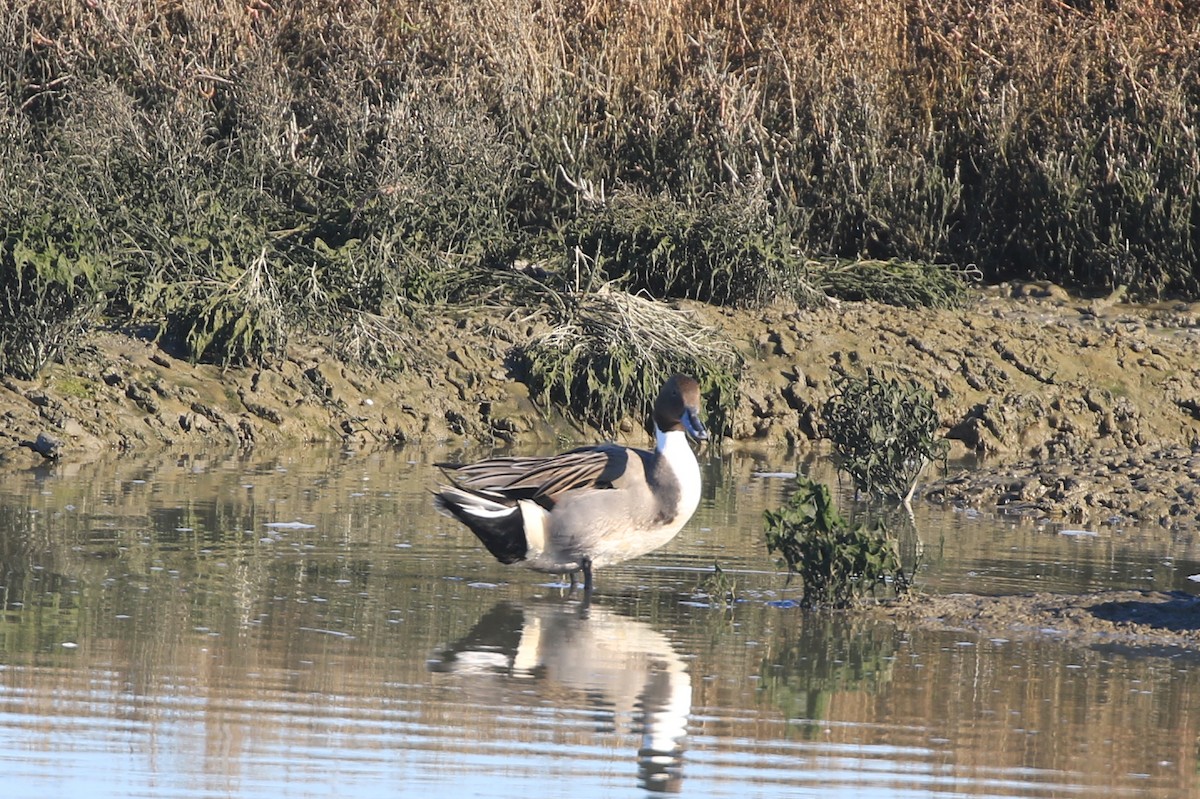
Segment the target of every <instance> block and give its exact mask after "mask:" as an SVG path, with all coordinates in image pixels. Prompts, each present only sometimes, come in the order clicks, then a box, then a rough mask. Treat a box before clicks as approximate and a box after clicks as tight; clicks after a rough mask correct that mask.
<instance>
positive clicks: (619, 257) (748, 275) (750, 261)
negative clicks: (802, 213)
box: [565, 189, 820, 306]
mask: <svg viewBox="0 0 1200 799" xmlns="http://www.w3.org/2000/svg"><path fill="white" fill-rule="evenodd" d="M565 237H566V243H567V245H568V246H571V247H576V248H578V249H579V250H580V251H581V252H583V253H584V254H586V255H587V256H589V257H591V258H593V259H595V261H596V263H597V265H598V266H599V268H600V271H601V272H602V273H603V275H604V277H605V278H607V279H609V280H614V281H619V282H620V284H621V285H622V287H623V288H625V289H626V290H628V291H631V292H638V291H641V292H646V293H647V294H649V295H650V296H652V297H680V298H689V299H696V300H703V301H705V302H711V303H714V304H717V305H735V306H747V305H749V306H755V305H762V304H763V303H765V302H769V301H772V300H777V299H783V298H787V299H789V300H791V301H793V302H798V303H800V304H801V305H810V304H813V303H814V302H815V301H817V298H819V297H820V294H819V292H818V291H817V290H816V289H815V288H813V287H812V286H810V285H809V284H808V282H807V279H806V275H805V272H804V262H803V260H802V259H800V258H798V257H797V255H796V254H795V253H794V252H793V250H792V245H791V242H790V241H789V240H788V239H787V237H786V236H785V235H783V232H782V229H781V228H780V227H779V226H778V224H777V223H776V221H775V220H774V219H773V218H772V217H771V215H770V214H769V213H767V210H766V202H765V199H764V198H763V197H762V195H761V194H757V196H756V195H755V193H754V192H752V190H749V189H744V190H741V191H737V192H730V193H728V194H727V195H723V196H719V197H704V198H702V199H701V200H700V201H699V202H698V203H697V204H696V205H694V206H690V207H689V206H685V205H684V204H683V203H681V202H678V201H676V200H674V199H672V198H671V197H670V196H668V195H666V194H658V195H653V196H650V195H645V194H642V193H640V192H638V191H624V192H620V193H617V194H615V195H614V196H613V198H612V199H611V200H610V201H608V202H606V203H603V204H601V205H600V206H598V207H595V208H589V209H586V210H584V211H582V212H581V213H580V214H579V216H578V217H577V218H576V219H575V220H574V222H573V223H571V224H570V225H568V227H567V231H566V236H565Z"/></svg>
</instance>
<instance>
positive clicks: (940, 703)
mask: <svg viewBox="0 0 1200 799" xmlns="http://www.w3.org/2000/svg"><path fill="white" fill-rule="evenodd" d="M454 457H456V454H455V453H448V452H443V451H437V452H427V451H413V450H399V451H383V452H374V453H370V454H354V453H343V452H338V451H336V450H333V451H326V450H311V451H306V452H303V453H289V454H287V455H280V456H278V457H274V458H271V457H267V456H265V455H256V456H253V457H217V456H213V457H204V456H186V457H184V456H170V457H162V458H160V459H158V460H145V461H140V462H138V461H131V460H117V461H112V462H109V463H104V464H98V465H95V466H86V467H80V468H72V467H67V466H63V467H59V468H57V469H51V470H46V471H37V472H27V473H20V474H11V475H6V476H4V477H3V478H2V481H0V602H2V614H0V768H2V769H3V773H4V778H3V781H2V784H3V791H2V795H3V796H4V797H20V798H24V797H29V798H30V799H41V798H42V797H45V796H87V797H92V796H95V797H140V796H162V797H174V796H180V797H185V796H186V797H191V796H198V797H210V796H212V797H216V796H220V797H230V796H234V797H242V796H247V797H249V796H255V797H257V796H263V797H266V796H270V797H287V796H295V797H308V796H314V797H315V796H322V797H324V796H355V797H370V796H380V797H383V796H388V797H394V796H406V795H407V796H428V795H436V794H437V793H439V792H440V793H444V794H445V795H450V796H456V797H457V796H484V797H488V796H495V797H513V796H519V797H524V796H533V795H537V796H549V797H557V796H562V797H568V796H570V797H588V796H595V797H609V796H617V797H619V796H645V795H647V794H648V793H657V792H673V791H679V792H681V793H683V794H684V795H689V796H736V797H747V796H750V797H754V796H763V797H787V796H796V797H801V796H803V797H811V796H879V797H908V796H914V797H915V796H938V797H941V796H990V797H1040V796H1088V797H1091V796H1162V797H1174V796H1179V797H1182V796H1191V795H1195V794H1196V793H1197V792H1198V791H1200V786H1198V784H1197V783H1198V782H1200V781H1198V780H1197V751H1196V749H1197V739H1198V736H1200V686H1198V685H1197V683H1198V682H1200V677H1198V676H1197V675H1198V674H1200V668H1198V666H1200V664H1198V663H1196V662H1192V661H1191V660H1189V659H1187V658H1184V657H1180V656H1178V655H1176V656H1172V657H1168V656H1153V655H1147V654H1145V653H1138V652H1130V651H1122V650H1117V649H1111V648H1110V649H1105V648H1100V647H1094V648H1086V649H1080V648H1077V647H1072V646H1069V645H1067V644H1065V643H1062V642H1060V641H1056V640H1054V639H1053V638H1048V639H1046V640H1040V639H1034V640H1019V641H1018V640H1014V641H1010V640H1007V639H1005V638H1004V637H997V636H993V637H985V636H981V635H979V634H976V633H967V632H963V633H956V632H953V631H945V630H940V631H932V630H930V631H925V630H920V629H917V630H912V629H900V628H898V627H897V626H896V625H894V624H892V623H890V622H886V621H881V620H871V619H866V618H862V617H859V616H855V615H853V614H831V613H813V612H803V611H800V610H798V609H796V608H794V607H788V605H789V603H790V600H794V599H795V598H796V597H797V596H798V588H797V586H795V585H787V584H786V581H785V579H784V576H783V575H781V574H779V573H777V571H776V569H775V566H774V564H773V563H772V560H771V558H770V557H769V556H768V555H767V553H766V548H765V545H764V542H763V537H762V529H763V528H762V512H763V510H764V509H767V508H773V507H776V506H778V505H779V504H780V503H781V502H782V501H783V499H784V497H785V496H786V493H787V491H788V490H789V484H790V474H791V473H795V472H800V473H814V474H816V475H817V476H818V477H819V478H820V479H823V480H826V481H829V482H833V481H836V476H835V474H834V473H833V471H832V470H831V469H830V468H829V466H828V464H825V463H822V462H819V461H812V462H810V461H804V462H791V461H778V460H775V461H773V460H770V459H764V458H752V457H748V456H743V457H732V456H724V457H720V458H718V457H709V458H707V460H706V461H705V478H706V488H705V498H704V501H703V503H702V506H701V509H700V511H699V512H698V514H697V516H696V518H695V520H694V521H693V522H691V523H690V524H689V525H688V527H687V528H685V530H684V532H683V533H682V534H681V535H680V536H679V537H678V538H677V539H676V540H675V541H673V542H672V543H671V544H670V545H668V546H667V547H665V548H663V549H662V550H659V551H657V552H655V553H652V554H651V555H649V556H647V557H644V558H641V559H639V560H637V561H633V562H630V563H626V564H622V565H620V566H617V567H613V568H610V569H604V570H602V571H600V572H598V573H597V595H596V599H595V601H594V602H593V604H592V606H591V607H589V608H585V607H583V606H582V605H581V603H580V601H579V596H578V595H577V594H571V593H570V592H569V591H568V590H567V587H566V585H565V584H564V583H561V582H560V581H558V580H556V579H554V578H552V577H549V578H548V577H547V576H546V575H540V574H534V573H529V572H523V571H520V570H514V569H511V568H506V567H503V566H501V565H500V564H497V563H495V562H493V561H491V560H490V558H489V557H488V556H487V555H486V553H485V552H484V551H483V549H482V548H481V547H480V546H478V545H477V544H476V542H475V541H474V539H473V538H472V536H471V535H470V534H469V533H468V532H467V531H466V530H464V529H463V528H461V527H460V526H458V525H456V524H455V523H453V522H451V521H450V520H447V519H445V518H443V517H441V516H438V515H436V514H435V513H433V511H432V506H431V504H430V501H429V493H428V489H429V488H430V487H431V486H432V485H433V484H434V483H435V481H436V479H437V472H436V469H435V468H434V467H433V465H432V464H433V463H434V462H436V461H439V460H444V459H448V458H449V459H452V458H454ZM839 495H840V497H841V501H842V504H843V507H844V509H845V510H846V512H847V513H849V514H851V515H858V514H865V513H868V512H872V511H868V510H867V509H864V508H862V507H860V506H858V505H855V504H854V503H853V502H851V498H850V497H849V496H847V494H846V492H845V491H844V490H842V491H840V492H839ZM888 525H889V528H890V529H893V530H894V531H896V532H897V535H898V536H899V537H900V539H901V543H902V551H903V552H904V553H905V556H906V558H908V559H909V560H910V562H911V563H914V564H916V565H917V584H918V585H919V586H921V587H922V589H923V590H929V591H968V592H973V593H979V594H1004V593H1014V592H1026V591H1032V590H1048V591H1069V592H1078V591H1091V590H1100V589H1105V588H1155V589H1167V588H1179V589H1190V590H1193V591H1194V590H1197V589H1198V588H1200V586H1198V585H1197V584H1196V582H1195V581H1191V580H1189V577H1190V576H1191V575H1194V574H1197V573H1200V558H1197V555H1196V543H1195V541H1193V540H1192V539H1191V538H1189V537H1188V536H1186V535H1182V534H1168V533H1165V532H1163V531H1157V530H1153V529H1123V528H1112V527H1105V526H1100V527H1096V528H1084V527H1081V526H1079V525H1073V526H1062V525H1051V524H1045V523H1043V524H1039V523H1036V522H1032V521H1030V520H1027V519H1013V518H1006V517H1004V516H1002V515H996V514H976V513H967V512H963V511H954V510H943V509H938V508H932V507H929V506H922V505H918V506H917V507H916V508H915V517H913V518H909V517H908V516H907V515H905V514H894V515H893V516H892V517H890V518H889V519H888ZM714 564H720V566H721V568H722V570H723V571H724V572H725V574H726V575H727V576H729V578H730V579H731V580H732V581H733V582H734V583H735V584H736V595H737V596H738V598H739V601H738V602H736V603H735V604H733V605H732V606H725V605H720V604H718V603H713V602H711V601H710V600H709V598H708V597H706V596H705V595H704V593H703V592H702V591H700V590H699V588H700V586H701V584H702V582H703V581H704V579H705V578H706V577H707V576H708V575H709V574H711V573H712V569H713V565H714ZM710 605H711V606H710Z"/></svg>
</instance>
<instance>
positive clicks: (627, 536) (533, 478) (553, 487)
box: [433, 374, 709, 597]
mask: <svg viewBox="0 0 1200 799" xmlns="http://www.w3.org/2000/svg"><path fill="white" fill-rule="evenodd" d="M653 420H654V440H655V448H654V451H653V452H649V451H647V450H644V449H640V448H634V447H627V446H622V445H620V444H616V443H612V442H610V443H606V444H597V445H592V446H585V447H579V448H577V449H572V450H569V451H567V452H563V453H560V454H558V455H551V456H547V457H521V456H517V457H498V458H489V459H487V460H482V461H478V462H475V463H470V464H465V465H457V464H450V463H439V464H437V466H438V467H439V468H441V469H442V472H443V474H444V475H445V476H446V478H447V480H448V483H447V484H443V485H440V486H439V487H438V488H437V490H436V491H434V492H433V494H434V505H435V506H436V507H437V509H438V510H439V511H441V512H442V513H444V514H447V515H449V516H451V517H453V518H455V519H457V520H458V521H460V522H462V523H463V524H464V525H466V526H467V528H468V529H470V531H471V532H472V533H474V534H475V536H476V537H477V538H478V539H479V540H480V542H481V543H482V544H483V545H484V547H486V548H487V550H488V552H490V553H491V554H492V556H493V557H495V558H496V560H498V561H500V562H501V563H504V564H510V565H520V566H522V567H524V568H527V569H532V570H534V571H538V572H545V573H549V574H569V575H570V576H571V585H572V586H575V585H576V584H577V583H576V575H577V574H579V573H582V574H583V580H584V587H583V591H584V596H585V597H590V596H591V593H592V571H593V570H594V569H599V568H602V567H604V566H611V565H613V564H616V563H621V562H623V561H627V560H632V559H633V558H637V557H640V556H642V555H645V554H646V553H648V552H651V551H653V550H655V549H658V548H659V547H661V546H663V545H665V544H666V543H667V542H669V541H670V540H671V539H673V538H674V537H675V536H676V534H678V533H679V531H680V530H681V529H682V528H683V526H684V525H685V524H687V522H688V520H689V519H691V517H692V514H694V513H695V512H696V508H697V507H698V506H699V504H700V464H699V463H698V462H697V460H696V453H695V452H694V451H693V450H692V445H691V442H690V441H689V437H690V438H691V439H694V440H695V441H697V442H703V441H707V440H708V437H709V435H708V430H707V429H706V428H705V426H704V422H703V421H702V420H701V418H700V384H699V383H698V382H697V381H696V379H695V378H694V377H691V376H689V375H683V374H675V375H672V376H671V377H670V378H668V379H667V381H666V382H665V383H664V384H663V386H662V389H661V390H660V391H659V393H658V397H657V398H656V399H655V401H654V410H653Z"/></svg>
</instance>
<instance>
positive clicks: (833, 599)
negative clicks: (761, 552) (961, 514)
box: [763, 477, 908, 608]
mask: <svg viewBox="0 0 1200 799" xmlns="http://www.w3.org/2000/svg"><path fill="white" fill-rule="evenodd" d="M763 518H764V522H765V525H766V538H767V551H768V552H770V553H772V554H774V553H776V552H778V553H779V555H780V559H779V565H780V566H786V567H787V570H788V577H789V578H790V577H791V576H792V575H796V574H798V575H800V579H801V581H802V582H803V584H804V594H803V596H802V598H801V600H800V603H801V605H803V606H804V607H809V608H811V607H818V606H831V607H838V608H842V607H848V606H850V605H853V604H854V603H855V602H858V601H860V600H861V599H862V598H863V597H864V596H866V595H867V594H868V593H873V592H874V590H875V588H876V587H878V586H880V585H886V584H888V583H889V582H890V584H891V586H892V589H893V590H894V591H895V593H896V594H897V595H900V594H902V593H904V592H905V591H907V590H908V578H907V577H906V576H905V574H904V569H903V568H902V567H901V565H900V555H899V552H898V548H897V545H896V542H895V540H894V539H893V538H892V537H891V536H889V535H888V534H887V533H886V531H884V530H871V529H867V528H866V527H864V526H862V525H859V526H856V527H851V526H850V525H849V524H848V523H847V522H846V520H845V519H843V518H842V516H841V514H839V513H838V512H837V509H836V508H834V507H833V502H832V500H831V499H830V496H829V488H828V487H827V486H825V485H824V484H822V483H817V482H814V481H812V480H809V479H807V478H804V477H797V478H796V491H795V493H793V494H792V496H791V497H790V498H789V499H788V501H787V503H786V504H784V506H783V507H782V508H780V509H778V510H768V511H765V512H764V514H763Z"/></svg>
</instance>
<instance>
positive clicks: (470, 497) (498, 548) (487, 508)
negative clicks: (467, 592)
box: [433, 486, 529, 563]
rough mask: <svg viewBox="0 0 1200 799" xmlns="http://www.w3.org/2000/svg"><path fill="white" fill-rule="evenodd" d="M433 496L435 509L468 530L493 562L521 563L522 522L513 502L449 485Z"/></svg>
mask: <svg viewBox="0 0 1200 799" xmlns="http://www.w3.org/2000/svg"><path fill="white" fill-rule="evenodd" d="M433 497H434V499H433V503H434V505H435V506H437V508H438V510H441V511H443V512H445V513H448V514H450V515H451V516H453V517H454V518H455V519H458V520H459V521H460V522H462V523H463V524H465V525H466V526H467V527H469V528H471V532H472V533H474V534H475V537H476V538H478V539H479V540H480V541H482V542H483V545H484V546H485V547H487V550H488V552H491V553H492V555H493V556H495V558H496V560H498V561H500V562H501V563H516V562H517V561H519V560H525V557H526V555H527V553H528V551H529V544H528V542H527V541H526V539H525V521H524V518H523V517H522V514H521V509H520V507H518V505H517V502H516V501H515V500H510V499H494V498H492V497H490V496H486V495H483V494H480V493H476V492H474V491H468V490H465V489H461V488H455V487H452V486H442V487H441V488H440V489H439V490H438V491H436V492H434V495H433Z"/></svg>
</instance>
